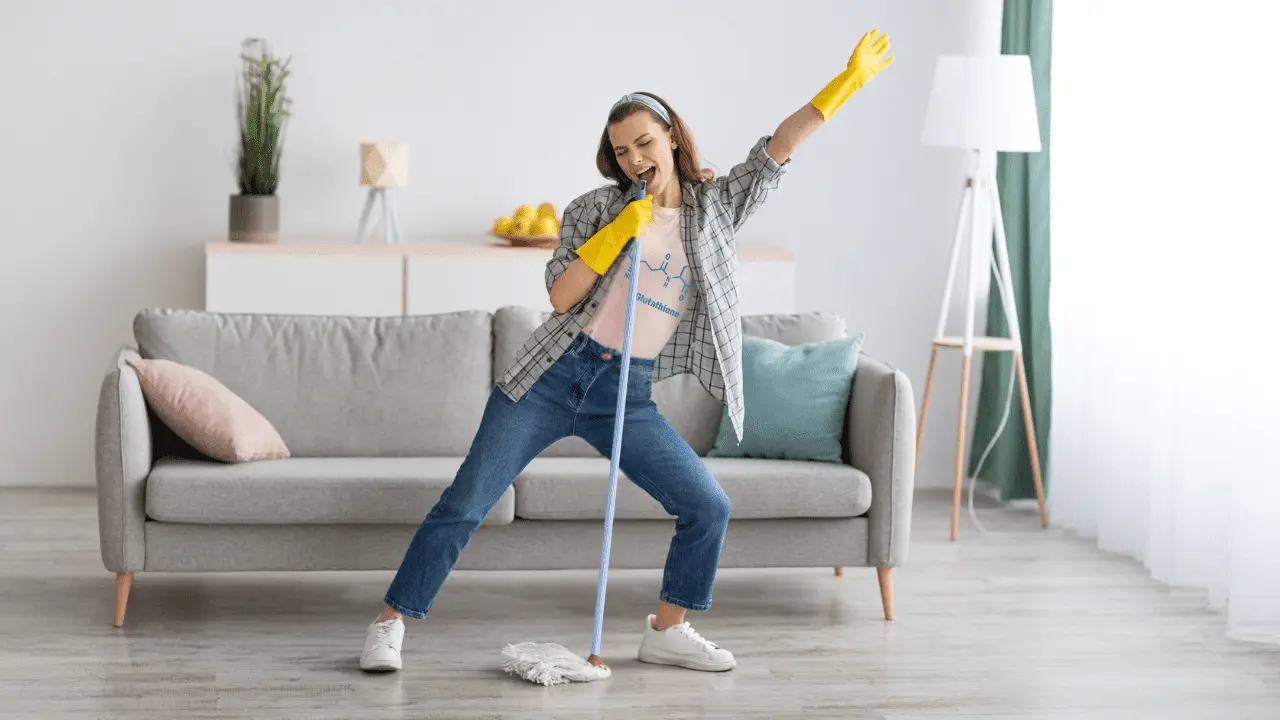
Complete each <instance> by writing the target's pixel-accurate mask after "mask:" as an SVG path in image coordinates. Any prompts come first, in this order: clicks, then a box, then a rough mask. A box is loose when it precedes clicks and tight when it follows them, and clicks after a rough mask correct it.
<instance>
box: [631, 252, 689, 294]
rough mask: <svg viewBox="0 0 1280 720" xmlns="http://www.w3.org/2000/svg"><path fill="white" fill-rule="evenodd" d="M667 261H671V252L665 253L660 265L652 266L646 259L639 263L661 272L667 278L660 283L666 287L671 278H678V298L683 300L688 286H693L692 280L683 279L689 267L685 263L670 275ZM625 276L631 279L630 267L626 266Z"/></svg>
mask: <svg viewBox="0 0 1280 720" xmlns="http://www.w3.org/2000/svg"><path fill="white" fill-rule="evenodd" d="M669 262H671V253H667V256H666V257H665V258H663V259H662V264H661V265H659V266H658V267H654V266H653V265H650V264H649V261H648V260H641V261H640V263H641V264H642V265H644V266H645V267H647V268H649V269H650V270H651V271H653V272H660V273H662V274H663V275H664V276H665V277H666V278H667V279H666V281H664V282H663V283H662V287H667V286H668V285H670V284H671V281H672V280H679V281H680V285H681V288H680V298H679V299H680V300H683V299H684V296H685V295H686V294H688V292H689V288H691V287H693V281H692V280H685V279H684V274H685V272H686V271H687V270H689V269H690V268H689V266H688V265H685V266H684V267H682V268H680V272H678V273H676V274H675V275H672V274H671V273H670V271H668V270H667V263H669ZM692 276H693V274H692V273H690V277H692ZM625 277H626V278H627V279H628V280H630V279H631V269H630V268H627V272H626V274H625Z"/></svg>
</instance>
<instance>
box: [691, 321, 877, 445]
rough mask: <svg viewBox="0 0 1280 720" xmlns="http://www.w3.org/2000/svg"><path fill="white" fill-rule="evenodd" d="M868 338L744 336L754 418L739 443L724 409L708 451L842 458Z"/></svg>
mask: <svg viewBox="0 0 1280 720" xmlns="http://www.w3.org/2000/svg"><path fill="white" fill-rule="evenodd" d="M862 340H863V335H862V334H861V333H858V334H856V335H853V336H851V337H846V338H838V339H835V340H825V341H822V342H815V343H807V344H804V345H794V346H792V345H785V344H783V343H780V342H778V341H776V340H769V339H766V338H760V337H753V336H750V335H744V336H743V338H742V382H743V394H744V398H743V399H744V401H745V403H746V418H745V419H744V421H743V428H742V442H741V443H739V442H738V439H737V437H736V435H735V434H734V432H733V424H732V423H731V422H730V421H729V414H728V412H723V413H722V416H721V420H720V433H719V435H718V436H717V437H716V444H715V447H713V448H712V449H711V450H710V451H709V452H708V453H707V455H708V456H710V457H723V458H772V459H778V460H811V461H816V462H832V463H838V462H841V460H842V458H841V447H842V446H841V438H842V437H843V435H844V421H845V416H846V414H847V412H848V409H849V392H850V390H851V389H852V387H853V375H854V371H855V370H856V369H857V367H858V353H859V352H860V351H861V349H862Z"/></svg>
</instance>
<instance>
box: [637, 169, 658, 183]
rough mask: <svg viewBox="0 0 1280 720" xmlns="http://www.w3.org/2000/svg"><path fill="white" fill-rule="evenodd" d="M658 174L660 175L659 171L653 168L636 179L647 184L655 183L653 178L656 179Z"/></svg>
mask: <svg viewBox="0 0 1280 720" xmlns="http://www.w3.org/2000/svg"><path fill="white" fill-rule="evenodd" d="M657 174H658V169H657V168H653V167H651V168H649V169H647V170H645V171H643V172H641V173H640V174H639V175H637V176H636V177H638V178H640V179H641V180H644V181H645V182H653V178H654V177H656V176H657Z"/></svg>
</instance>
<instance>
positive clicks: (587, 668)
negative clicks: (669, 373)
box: [502, 180, 646, 685]
mask: <svg viewBox="0 0 1280 720" xmlns="http://www.w3.org/2000/svg"><path fill="white" fill-rule="evenodd" d="M645 185H646V183H645V181H644V180H641V181H640V182H639V183H638V184H637V185H636V195H635V198H634V199H636V200H643V199H644V198H645ZM630 254H631V272H630V275H631V290H630V292H629V293H628V294H627V326H626V333H625V334H624V335H623V341H622V372H621V375H620V376H619V378H618V405H617V411H616V413H615V414H614V421H613V452H612V454H611V456H610V458H609V494H608V496H607V499H606V501H605V511H604V539H603V541H602V542H601V546H600V575H599V580H598V582H597V585H596V622H595V634H594V635H593V636H592V640H591V656H590V657H588V658H587V659H586V660H583V659H582V658H581V657H580V656H578V655H575V654H574V653H573V652H571V651H570V650H569V649H568V648H566V647H564V646H563V645H560V644H558V643H535V642H522V643H516V644H514V645H507V646H506V647H505V648H503V650H502V655H503V657H504V658H505V659H504V660H503V662H502V669H503V670H506V671H507V672H508V673H513V674H515V675H519V676H520V677H522V678H524V679H525V680H529V681H531V682H535V683H541V684H543V685H556V684H559V683H568V682H591V681H592V680H603V679H604V678H607V677H609V675H610V674H611V672H610V670H609V666H607V665H605V664H604V661H603V660H601V659H600V632H601V628H602V627H603V624H604V594H605V592H604V591H605V586H606V585H607V584H608V578H609V547H610V541H611V540H612V538H613V511H614V498H615V496H616V494H617V489H618V458H619V456H620V455H621V454H622V418H623V415H624V413H625V412H626V406H627V375H628V374H629V373H630V371H631V329H632V327H633V325H634V323H635V310H636V279H637V277H638V276H639V274H640V273H639V269H640V267H639V266H640V238H639V237H635V238H632V241H631V253H630Z"/></svg>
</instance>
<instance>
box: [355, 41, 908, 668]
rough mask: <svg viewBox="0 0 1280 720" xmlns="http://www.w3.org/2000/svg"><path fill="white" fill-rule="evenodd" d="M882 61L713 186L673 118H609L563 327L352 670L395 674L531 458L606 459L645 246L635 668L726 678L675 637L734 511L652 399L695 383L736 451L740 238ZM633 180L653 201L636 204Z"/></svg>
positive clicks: (559, 311) (711, 650)
mask: <svg viewBox="0 0 1280 720" xmlns="http://www.w3.org/2000/svg"><path fill="white" fill-rule="evenodd" d="M888 46H889V38H888V36H887V35H881V34H879V33H878V31H872V32H870V33H866V34H864V35H863V36H862V38H861V40H860V41H859V42H858V44H857V46H856V48H855V49H854V51H853V54H852V56H851V57H850V58H849V63H848V65H847V67H846V68H845V70H844V71H843V72H841V73H840V74H839V75H838V76H836V77H835V78H834V79H833V80H832V81H831V82H830V83H828V84H827V86H826V87H824V88H823V89H822V90H821V91H820V92H819V93H818V94H817V95H816V96H815V97H814V98H813V99H812V100H811V101H810V102H809V103H806V104H805V105H804V106H803V107H802V108H801V109H800V110H798V111H796V112H795V113H793V114H792V115H791V116H790V117H788V118H787V119H786V120H784V121H783V122H782V124H781V125H779V126H778V129H777V131H776V132H775V133H774V134H773V135H771V136H766V137H763V138H761V139H760V140H759V141H757V143H756V145H755V147H753V148H752V150H751V152H750V154H749V155H748V156H747V159H746V161H744V162H742V163H740V164H738V165H736V166H735V167H733V168H732V169H731V170H730V172H729V174H728V175H727V176H724V177H720V178H713V177H712V176H711V175H712V174H711V172H710V171H707V170H703V169H701V168H700V167H699V164H698V153H697V148H696V146H695V145H694V141H693V135H692V133H690V132H689V129H688V127H686V126H685V124H684V123H683V122H682V121H681V120H680V117H679V115H677V114H676V112H675V111H674V110H672V109H671V107H670V106H669V105H667V104H666V102H664V101H662V100H661V99H659V98H658V97H656V96H654V95H650V94H644V93H637V94H632V95H626V96H624V97H623V98H622V99H621V100H619V101H618V102H617V103H615V104H614V106H613V108H612V109H611V110H610V112H609V116H608V120H607V122H606V127H605V130H604V132H603V133H602V136H601V138H600V147H599V150H598V152H597V155H596V165H597V167H598V168H599V170H600V172H601V173H602V174H603V175H604V176H605V177H607V178H609V179H610V180H612V181H613V183H614V184H613V185H609V186H606V187H601V188H598V189H596V190H592V191H590V192H588V193H586V194H584V195H582V196H580V197H578V198H577V199H575V200H573V201H572V202H571V203H570V204H569V205H568V206H566V208H565V211H564V219H563V221H562V223H561V235H560V244H559V246H558V247H557V248H556V250H555V252H554V253H553V255H552V258H551V261H550V262H548V263H547V270H546V283H547V291H548V293H549V295H550V299H551V305H552V307H553V308H554V309H555V313H554V314H553V315H552V316H551V317H550V318H549V319H548V320H547V321H546V323H544V324H543V325H542V326H541V327H539V328H538V329H537V330H535V331H534V333H533V335H532V336H531V337H530V338H529V340H528V341H527V342H526V343H525V345H524V347H523V348H522V349H521V350H520V352H519V353H518V354H517V356H516V360H515V362H514V363H513V364H512V365H511V367H509V368H508V369H507V371H506V373H505V374H504V375H503V377H502V378H501V380H500V382H499V383H498V386H497V387H495V388H494V390H493V392H492V393H491V394H490V397H489V401H488V404H487V406H486V408H485V411H484V416H483V418H482V420H481V423H480V429H479V430H478V431H477V433H476V436H475V439H474V441H473V442H472V445H471V448H470V451H469V452H468V454H467V457H466V459H465V460H464V461H463V463H462V466H461V467H460V468H459V470H458V474H457V476H456V477H455V479H454V481H453V483H452V484H451V485H450V486H449V487H448V488H447V489H446V490H445V491H444V492H443V493H442V494H441V496H440V500H439V501H438V502H437V503H436V505H435V507H433V508H432V509H431V512H430V513H429V514H428V515H427V517H426V519H424V520H423V522H422V525H421V526H420V527H419V528H418V531H417V533H416V534H415V535H414V538H413V540H412V542H411V543H410V545H409V548H408V550H407V551H406V553H405V556H404V560H403V562H402V564H401V566H400V569H399V571H398V572H397V574H396V576H395V578H394V580H393V581H392V583H391V586H390V588H388V590H387V593H386V596H385V597H384V598H383V602H384V604H385V609H384V610H383V612H382V614H381V615H380V616H379V617H378V618H377V619H376V620H375V621H374V622H373V623H372V624H370V626H369V628H368V631H367V634H366V638H365V646H364V652H363V654H362V655H361V658H360V667H361V668H363V669H365V670H368V671H388V670H398V669H399V668H400V667H401V659H400V649H401V643H402V640H403V637H404V622H403V618H404V617H405V616H409V617H413V618H417V619H421V618H424V617H426V614H427V611H428V609H429V608H430V607H431V604H432V603H433V601H434V600H435V597H436V595H437V593H438V592H439V590H440V588H441V586H442V585H443V584H444V581H445V579H446V577H447V576H448V574H449V572H450V571H451V570H452V568H453V566H454V564H455V563H456V562H457V559H458V556H459V555H460V554H461V552H462V549H463V548H464V547H466V545H467V543H468V542H469V541H470V538H471V535H472V533H474V532H475V530H476V528H478V527H479V525H480V523H481V522H482V521H483V520H484V518H485V516H486V515H487V514H488V513H489V510H490V509H491V508H492V507H493V505H494V504H495V503H497V501H498V499H499V498H500V497H501V496H502V494H503V493H504V492H505V491H506V489H507V487H508V486H509V485H511V483H512V482H513V481H514V480H515V477H516V475H517V474H519V473H520V471H521V470H523V469H524V467H525V466H526V465H527V464H528V463H529V462H530V461H532V460H533V458H534V457H536V456H537V455H538V454H539V453H541V452H542V451H543V450H544V449H545V448H547V447H548V446H549V445H551V444H552V443H554V442H556V441H557V440H560V439H561V438H564V437H566V436H570V435H576V436H579V437H582V438H584V439H585V440H586V441H587V442H589V443H590V444H592V445H593V446H594V447H595V448H596V449H597V450H599V451H600V453H601V454H602V455H604V456H606V457H608V456H609V455H610V454H611V451H612V444H613V440H612V436H613V425H614V419H613V418H614V412H615V408H616V402H617V395H616V392H617V387H618V380H619V373H620V372H621V358H620V357H619V355H620V352H619V348H621V347H622V345H623V332H624V325H625V317H626V306H627V297H626V295H627V292H628V289H629V280H628V278H629V275H628V273H629V267H630V266H629V260H628V258H627V256H626V255H624V249H625V248H626V246H627V243H628V242H629V241H630V239H631V238H633V237H637V236H639V237H641V239H642V244H641V249H642V252H643V257H642V258H641V263H640V271H639V272H640V277H639V278H638V280H637V298H636V311H635V317H634V327H633V335H632V348H631V349H632V359H631V363H630V368H631V370H630V375H629V376H628V380H627V398H626V409H625V412H626V418H625V427H624V429H623V440H622V449H621V456H620V459H619V467H620V469H621V470H622V472H623V473H624V474H625V475H626V476H627V477H628V478H629V479H630V480H632V481H633V482H635V483H636V484H637V485H639V486H640V487H641V488H642V489H644V490H645V491H646V492H648V493H649V495H651V496H652V497H653V498H654V499H655V500H657V501H658V502H660V503H661V504H662V506H663V508H665V509H666V511H667V512H668V513H670V514H671V515H673V516H675V518H676V523H675V535H674V537H673V538H672V540H671V547H670V550H669V552H668V555H667V561H666V569H665V572H664V574H663V580H662V589H661V593H660V596H659V603H658V606H657V609H656V610H655V612H654V613H653V614H651V615H649V616H648V621H647V623H646V624H645V630H644V639H643V641H642V642H641V645H640V650H639V659H640V660H642V661H645V662H653V663H662V664H668V665H678V666H681V667H686V668H690V669H694V670H707V671H722V670H729V669H731V668H733V667H734V666H735V665H736V661H735V659H734V657H733V655H732V653H730V652H729V651H728V650H726V649H724V648H721V647H719V646H718V645H716V644H715V643H713V642H710V641H708V640H706V639H705V638H703V637H702V636H701V635H699V634H698V633H697V632H696V631H694V629H693V628H692V627H691V626H690V625H689V623H688V622H686V621H685V612H686V611H687V610H704V611H705V610H707V609H709V608H710V607H711V591H712V585H713V583H714V580H715V574H716V568H717V564H718V562H719V557H720V549H721V544H722V542H723V539H724V534H725V529H726V527H727V525H728V522H729V512H730V507H729V499H728V498H727V497H726V496H725V494H724V491H723V490H721V488H720V485H719V484H718V483H717V482H716V479H715V478H714V477H713V476H712V475H711V473H710V472H709V471H708V470H707V467H706V465H705V464H704V463H703V462H702V459H701V458H700V457H698V455H697V454H696V453H695V452H694V451H693V449H692V448H690V447H689V445H688V443H687V442H685V440H684V439H683V438H682V437H681V436H680V435H679V434H678V433H677V432H676V431H675V430H674V429H673V428H672V427H671V425H669V424H668V423H667V421H666V420H665V419H664V418H663V417H662V415H661V414H660V413H659V412H658V409H657V406H656V405H655V404H654V403H653V401H652V400H651V398H650V388H651V384H652V382H653V381H656V380H662V379H663V378H666V377H670V376H672V375H675V374H678V373H686V372H687V373H693V374H695V375H696V376H697V377H698V379H699V380H700V382H701V384H702V385H703V386H704V387H705V388H706V389H707V391H708V392H710V393H711V394H712V395H713V396H714V397H716V398H718V399H720V400H722V401H724V402H725V403H726V405H727V407H728V410H729V413H728V414H729V417H730V419H731V421H732V423H733V426H734V429H735V431H736V433H737V435H738V438H739V439H741V437H742V417H743V404H742V389H741V388H742V375H741V368H740V364H739V350H740V347H741V340H740V337H739V328H740V325H739V317H738V309H737V306H736V305H737V297H738V293H737V286H736V277H735V274H734V268H735V267H736V259H735V257H734V252H735V246H734V240H733V236H734V231H735V230H737V229H738V228H739V227H741V226H742V223H743V222H744V221H745V220H746V219H747V218H748V217H749V216H750V215H751V214H752V213H753V212H754V211H755V210H756V209H757V208H758V207H760V205H761V203H763V202H764V200H765V198H766V197H767V196H768V193H769V191H770V190H772V189H773V188H775V187H777V185H778V182H779V180H780V179H781V176H782V174H783V173H784V172H785V169H786V167H787V166H788V165H789V164H790V157H791V154H792V153H793V152H794V151H795V150H796V148H797V147H799V146H800V143H801V142H803V141H804V139H805V138H807V137H808V136H809V135H810V134H811V133H812V132H813V131H814V130H816V129H817V128H818V126H819V125H821V124H822V123H823V122H825V121H827V120H829V119H830V118H831V116H832V115H833V114H834V113H835V111H836V110H837V109H839V107H840V106H841V105H842V104H844V102H845V101H846V100H848V99H849V97H850V96H852V95H853V94H854V93H855V92H857V91H858V90H859V89H861V88H862V86H863V85H864V84H865V83H866V82H867V81H868V80H870V79H871V78H872V77H874V76H875V75H876V74H877V73H879V72H880V71H881V70H883V69H884V68H885V67H888V65H889V63H891V62H892V61H893V58H892V57H886V54H887V52H888ZM642 179H643V180H645V181H646V182H647V190H648V191H649V193H648V195H647V196H646V197H645V198H644V199H643V200H633V199H632V190H631V189H632V188H633V187H634V184H635V183H636V182H637V181H638V180H642ZM619 258H621V261H619Z"/></svg>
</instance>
